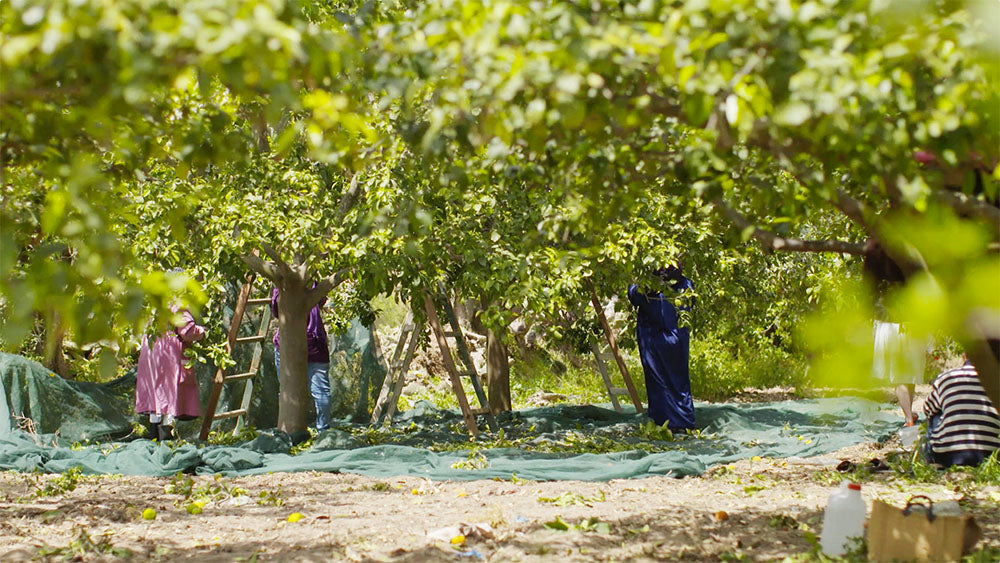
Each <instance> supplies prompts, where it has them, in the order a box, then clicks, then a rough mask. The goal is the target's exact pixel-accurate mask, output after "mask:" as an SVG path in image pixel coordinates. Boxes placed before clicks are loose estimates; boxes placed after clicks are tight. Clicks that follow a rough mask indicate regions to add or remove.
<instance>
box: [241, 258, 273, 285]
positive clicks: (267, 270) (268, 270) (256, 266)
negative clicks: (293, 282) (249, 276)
mask: <svg viewBox="0 0 1000 563" xmlns="http://www.w3.org/2000/svg"><path fill="white" fill-rule="evenodd" d="M240 260H243V262H245V263H246V265H247V266H249V267H250V269H251V270H253V271H255V272H257V273H258V274H260V275H262V276H264V277H265V278H267V279H269V280H271V281H272V282H275V283H277V282H278V279H279V278H280V277H281V270H280V269H279V268H278V267H277V266H275V265H274V264H272V263H271V262H265V261H263V260H261V259H260V258H259V257H257V256H254V255H252V254H243V255H241V256H240Z"/></svg>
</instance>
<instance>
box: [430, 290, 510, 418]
mask: <svg viewBox="0 0 1000 563" xmlns="http://www.w3.org/2000/svg"><path fill="white" fill-rule="evenodd" d="M442 301H444V312H445V317H446V319H447V321H448V324H449V325H450V327H451V330H445V329H444V328H443V327H442V326H441V321H440V320H439V318H438V314H437V307H436V306H435V305H434V300H433V299H431V297H430V296H429V295H428V296H425V297H424V310H425V311H426V312H427V323H428V324H430V325H431V332H432V333H433V334H434V338H435V339H436V340H437V343H438V348H440V349H441V360H442V362H443V363H444V367H445V370H446V371H447V372H448V377H449V379H451V388H452V390H453V391H454V392H455V396H456V397H458V406H459V408H461V409H462V418H463V419H464V420H465V426H466V428H468V429H469V434H471V435H472V436H476V435H477V434H479V427H478V426H477V425H476V415H485V416H486V422H487V423H488V424H489V427H490V429H491V430H493V431H494V432H495V431H497V430H498V429H499V428H500V426H499V425H498V424H497V420H496V416H494V414H493V410H492V409H490V403H489V400H487V398H486V393H485V392H484V391H483V385H482V383H481V382H480V380H479V374H478V373H476V365H475V363H473V361H472V356H471V355H470V354H469V346H468V344H466V341H465V336H464V335H463V334H462V328H461V327H460V326H459V323H458V317H457V316H455V309H454V308H453V307H452V305H451V302H450V301H449V300H448V299H447V297H444V298H443V299H442ZM448 338H452V339H454V340H455V349H456V351H457V356H458V359H459V361H460V362H462V367H463V368H464V369H461V370H459V368H458V366H456V365H455V358H454V357H453V356H452V353H451V347H450V346H449V345H448ZM463 377H466V378H468V379H469V381H470V382H471V383H472V388H473V389H474V390H475V392H476V398H478V399H479V407H480V408H476V409H473V408H471V407H470V406H469V400H468V398H467V397H466V395H465V389H464V388H463V387H462V378H463Z"/></svg>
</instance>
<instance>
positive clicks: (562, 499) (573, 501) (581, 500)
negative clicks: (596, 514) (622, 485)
mask: <svg viewBox="0 0 1000 563" xmlns="http://www.w3.org/2000/svg"><path fill="white" fill-rule="evenodd" d="M604 500H605V498H604V491H598V494H596V495H594V496H591V497H587V496H584V495H580V494H577V493H569V492H567V493H563V494H561V495H559V496H555V497H538V502H541V503H548V504H552V505H555V506H570V505H579V506H591V507H592V506H594V503H595V502H604Z"/></svg>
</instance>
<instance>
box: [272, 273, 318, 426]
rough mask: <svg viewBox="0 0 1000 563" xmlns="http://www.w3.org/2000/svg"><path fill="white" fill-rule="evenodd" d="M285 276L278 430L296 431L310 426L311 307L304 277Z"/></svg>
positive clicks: (280, 326) (281, 304)
mask: <svg viewBox="0 0 1000 563" xmlns="http://www.w3.org/2000/svg"><path fill="white" fill-rule="evenodd" d="M290 278H291V276H289V277H287V278H285V279H283V280H282V283H281V284H280V285H279V286H278V289H279V290H280V291H281V293H280V295H279V297H278V335H279V350H280V353H281V361H280V369H281V373H280V374H279V375H280V378H281V381H280V386H279V389H280V397H279V400H278V430H281V431H282V432H286V433H288V434H293V433H296V432H302V431H305V430H306V426H307V420H306V413H308V412H309V404H310V401H311V400H312V399H311V396H310V395H309V382H308V381H307V376H306V364H307V363H308V361H309V360H308V348H307V343H306V326H307V325H308V323H309V310H310V309H311V308H312V307H310V306H309V304H308V302H307V301H306V286H305V282H304V281H303V280H297V279H290Z"/></svg>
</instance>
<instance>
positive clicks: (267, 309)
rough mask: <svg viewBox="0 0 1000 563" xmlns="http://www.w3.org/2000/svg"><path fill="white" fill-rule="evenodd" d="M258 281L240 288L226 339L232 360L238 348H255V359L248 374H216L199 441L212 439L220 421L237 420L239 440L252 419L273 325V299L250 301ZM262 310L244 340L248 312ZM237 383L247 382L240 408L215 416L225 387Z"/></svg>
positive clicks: (251, 278) (252, 277)
mask: <svg viewBox="0 0 1000 563" xmlns="http://www.w3.org/2000/svg"><path fill="white" fill-rule="evenodd" d="M255 280H256V275H255V274H249V275H247V278H246V281H245V282H244V283H243V287H241V288H240V292H239V294H238V295H237V297H236V306H235V307H234V308H233V318H232V320H231V321H230V323H229V334H228V336H227V337H226V351H227V352H229V354H230V356H233V352H234V350H235V349H236V346H237V345H239V344H253V355H252V356H251V359H250V366H249V368H248V369H247V371H245V372H241V373H234V374H232V375H226V373H225V370H224V369H222V368H219V369H218V370H216V372H215V378H214V379H213V380H212V392H211V394H210V395H209V396H208V404H207V405H205V418H204V420H202V423H201V434H200V435H199V437H200V438H201V439H202V440H207V439H208V434H209V432H210V431H211V429H212V423H213V422H215V421H216V420H224V419H227V418H236V427H235V428H234V429H233V435H234V436H235V435H236V434H238V433H239V431H240V430H241V429H242V428H243V426H244V425H245V424H246V421H247V418H248V416H247V415H248V412H249V410H250V399H251V397H252V396H253V380H254V377H256V375H257V374H258V373H259V372H260V362H261V356H262V355H263V353H264V340H266V339H267V333H268V329H269V328H270V324H271V306H270V305H271V298H270V297H261V298H257V299H252V298H250V293H251V291H252V290H253V284H254V281H255ZM260 306H263V307H264V308H263V311H262V312H261V314H260V322H259V323H258V324H257V331H256V333H255V334H253V335H252V336H243V337H241V336H240V335H239V332H240V326H242V325H243V319H244V316H245V315H246V312H247V309H248V308H251V307H260ZM234 367H235V366H234ZM237 381H245V382H246V385H244V387H243V398H242V399H241V400H240V407H239V408H238V409H235V410H231V411H226V412H219V413H217V412H215V410H216V408H218V406H219V397H220V396H221V394H222V387H223V386H224V385H225V384H227V383H233V382H237Z"/></svg>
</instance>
